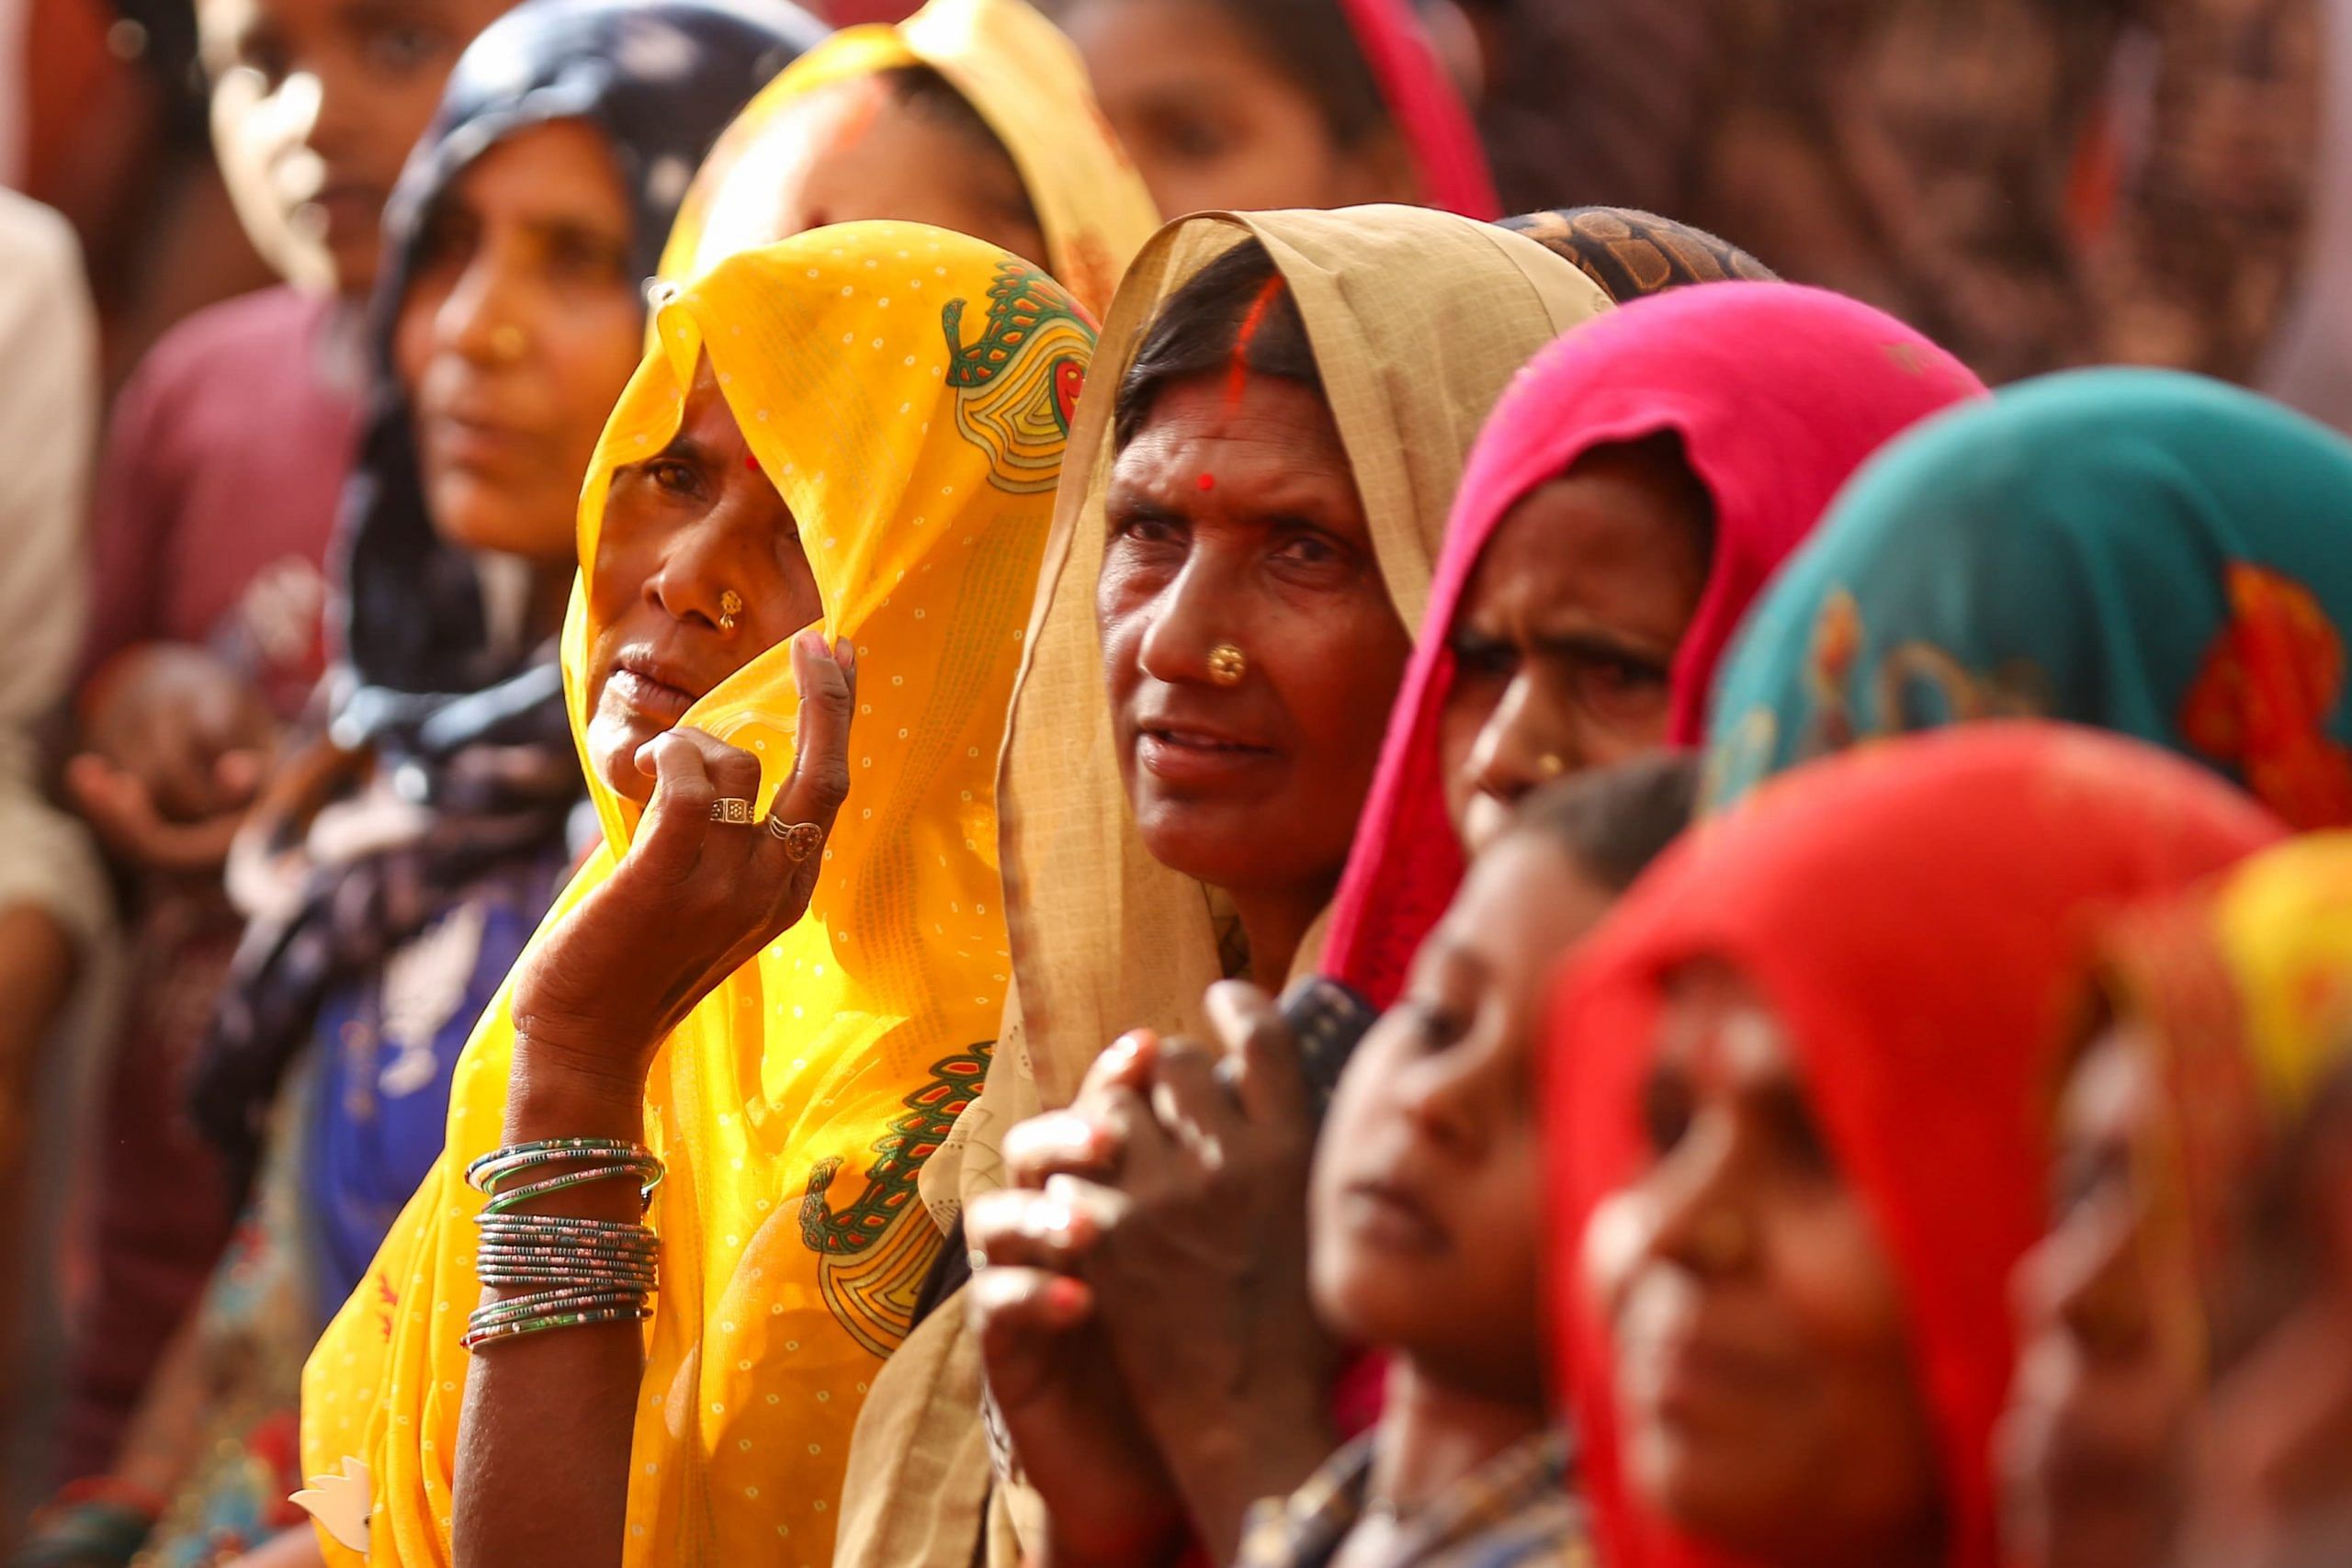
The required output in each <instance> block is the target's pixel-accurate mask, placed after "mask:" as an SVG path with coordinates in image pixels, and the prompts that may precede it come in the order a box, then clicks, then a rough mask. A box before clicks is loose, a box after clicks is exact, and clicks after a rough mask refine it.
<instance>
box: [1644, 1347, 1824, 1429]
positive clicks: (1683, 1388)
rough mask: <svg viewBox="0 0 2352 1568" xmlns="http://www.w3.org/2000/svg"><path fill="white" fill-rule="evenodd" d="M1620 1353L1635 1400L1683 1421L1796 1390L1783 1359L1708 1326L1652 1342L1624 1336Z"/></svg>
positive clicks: (1754, 1405)
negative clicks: (1626, 1339)
mask: <svg viewBox="0 0 2352 1568" xmlns="http://www.w3.org/2000/svg"><path fill="white" fill-rule="evenodd" d="M1618 1351H1619V1365H1620V1369H1621V1371H1620V1375H1621V1376H1622V1377H1623V1378H1624V1380H1625V1388H1626V1392H1627V1393H1628V1394H1630V1395H1631V1399H1630V1400H1629V1403H1631V1404H1634V1405H1637V1406H1646V1407H1647V1408H1648V1409H1649V1410H1650V1411H1652V1412H1653V1413H1654V1414H1655V1415H1656V1416H1658V1417H1659V1418H1661V1419H1663V1420H1667V1421H1671V1422H1676V1423H1678V1424H1693V1423H1695V1424H1699V1425H1702V1426H1704V1425H1712V1424H1713V1423H1714V1422H1716V1421H1719V1420H1721V1419H1723V1418H1724V1416H1727V1415H1728V1414H1729V1413H1731V1412H1734V1411H1737V1412H1741V1413H1753V1412H1754V1411H1756V1410H1758V1409H1766V1408H1770V1407H1771V1406H1772V1404H1774V1402H1775V1401H1779V1400H1782V1399H1785V1398H1786V1397H1787V1396H1788V1395H1789V1394H1790V1393H1792V1389H1791V1386H1790V1383H1791V1380H1790V1378H1789V1376H1788V1375H1787V1374H1788V1373H1789V1371H1790V1369H1789V1368H1788V1367H1787V1365H1786V1364H1785V1363H1784V1362H1782V1361H1781V1359H1779V1358H1777V1357H1767V1356H1763V1355H1760V1354H1758V1353H1757V1352H1755V1351H1754V1350H1752V1349H1749V1348H1745V1347H1742V1346H1737V1345H1734V1344H1732V1343H1730V1342H1729V1341H1728V1340H1727V1339H1726V1338H1724V1337H1723V1336H1721V1335H1717V1334H1713V1333H1711V1332H1708V1331H1706V1330H1703V1329H1696V1328H1691V1329H1684V1330H1681V1331H1679V1332H1670V1333H1668V1334H1666V1335H1663V1336H1661V1337H1657V1338H1656V1339H1654V1340H1651V1341H1649V1342H1648V1343H1646V1344H1645V1343H1640V1342H1638V1341H1636V1342H1634V1343H1626V1342H1624V1341H1623V1340H1621V1341H1620V1344H1619V1348H1618Z"/></svg>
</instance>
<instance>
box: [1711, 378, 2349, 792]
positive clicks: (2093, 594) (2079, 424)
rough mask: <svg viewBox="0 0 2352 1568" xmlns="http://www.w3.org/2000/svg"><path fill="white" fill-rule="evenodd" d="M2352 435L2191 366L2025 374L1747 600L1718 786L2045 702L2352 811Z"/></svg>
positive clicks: (1718, 741)
mask: <svg viewBox="0 0 2352 1568" xmlns="http://www.w3.org/2000/svg"><path fill="white" fill-rule="evenodd" d="M2347 629H2352V443H2347V442H2346V440H2345V439H2344V438H2343V437H2341V436H2339V435H2336V434H2334V433H2333V432H2331V431H2328V430H2326V429H2324V428H2323V427H2322V426H2320V425H2318V424H2315V423H2312V422H2311V421H2309V420H2306V419H2304V418H2302V417H2301V415H2299V414H2296V413H2293V412H2290V411H2289V410H2287V409H2284V408H2282V407H2280V406H2278V404H2276V403H2272V402H2269V401H2267V400H2264V399H2262V398H2258V397H2256V396H2254V395H2253V394H2251V393H2248V392H2245V391H2241V390H2238V389H2235V388H2232V387H2226V386H2223V385H2222V384H2221V383H2219V382H2215V381H2209V380H2205V379H2203V378H2199V377H2194V376H2185V375H2180V374H2177V373H2174V372H2169V371H2154V370H2089V371H2078V372H2073V373H2070V374H2066V375H2061V376H2052V377H2048V378H2042V379H2041V380H2037V381H2030V382H2027V383H2024V384H2022V385H2020V386H2018V387H2016V388H2013V389H2009V390H2007V391H2004V392H2003V393H2001V394H2000V395H1999V396H1998V397H1997V398H1996V399H1995V400H1993V401H1991V402H1989V403H1982V404H1977V405H1974V406H1973V407H1970V408H1968V409H1966V410H1963V411H1961V412H1954V413H1951V414H1948V415H1946V416H1944V417H1942V418H1940V419H1939V420H1936V421H1934V422H1933V423H1929V424H1928V425H1925V426H1923V427H1922V428H1921V429H1919V430H1918V431H1917V432H1916V433H1914V434H1912V435H1910V436H1909V437H1907V438H1906V439H1905V440H1903V441H1901V442H1898V443H1896V444H1895V445H1894V446H1891V447H1889V448H1888V449H1887V451H1886V452H1884V453H1883V454H1882V455H1881V456H1880V457H1879V458H1878V459H1877V460H1876V461H1875V462H1874V463H1872V464H1871V466H1870V467H1869V468H1865V469H1864V470H1863V471H1862V473H1861V474H1860V476H1859V477H1858V478H1857V479H1855V480H1854V482H1853V483H1852V485H1851V486H1850V487H1849V489H1848V490H1847V492H1846V494H1845V495H1844V497H1843V498H1841V499H1840V501H1839V502H1838V504H1837V506H1836V507H1835V508H1834V509H1833V510H1832V512H1831V513H1830V516H1829V518H1828V520H1827V521H1826V522H1825V523H1824V524H1823V525H1822V527H1821V530H1820V532H1819V533H1817V534H1816V535H1815V536H1814V538H1813V541H1812V542H1811V543H1810V544H1809V545H1807V546H1806V547H1805V549H1804V551H1803V552H1802V553H1800V554H1799V555H1798V556H1797V557H1796V558H1794V559H1793V560H1792V562H1791V563H1790V564H1789V566H1788V567H1787V568H1786V569H1785V570H1784V572H1783V574H1782V576H1781V581H1779V583H1778V584H1777V585H1776V586H1775V587H1774V588H1773V590H1772V592H1770V594H1769V595H1768V596H1767V597H1766V599H1765V600H1764V602H1763V603H1762V604H1761V605H1760V606H1759V607H1758V610H1757V611H1756V613H1755V614H1754V615H1753V616H1752V617H1751V618H1750V620H1749V622H1748V624H1747V628H1746V629H1745V631H1744V632H1743V633H1742V634H1741V636H1740V638H1739V641H1738V642H1737V644H1736V647H1735V649H1734V653H1733V656H1732V659H1731V660H1730V661H1729V663H1728V664H1727V665H1726V666H1725V669H1724V674H1723V676H1722V677H1721V678H1720V681H1719V683H1718V685H1717V688H1716V694H1715V703H1714V714H1715V719H1714V724H1713V731H1712V734H1711V736H1710V743H1711V756H1710V761H1709V791H1708V794H1709V800H1710V802H1711V803H1712V804H1713V805H1716V806H1721V805H1724V804H1726V803H1728V802H1729V801H1731V800H1733V799H1736V798H1737V797H1738V796H1740V795H1745V794H1747V792H1749V791H1750V790H1751V789H1753V788H1754V787H1755V786H1756V785H1757V784H1758V783H1759V782H1760V781H1761V780H1763V779H1764V778H1766V777H1768V776H1769V775H1771V774H1774V773H1781V772H1782V771H1784V770H1786V769H1788V768H1791V767H1793V766H1795V765H1796V764H1797V763H1799V762H1802V761H1805V760H1806V759H1807V758H1810V757H1813V756H1816V755H1819V754H1821V753H1824V752H1827V751H1835V750H1843V749H1844V748H1846V747H1848V746H1851V745H1854V744H1856V743H1858V742H1861V741H1866V740H1870V739H1878V738H1881V737H1884V736H1891V735H1896V734H1901V733H1904V732H1905V731H1909V730H1916V729H1924V728H1932V727H1934V726H1938V725H1943V724H1951V723H1958V722H1962V721H1966V720H1971V719H1978V718H1994V717H2002V716H2042V717H2052V718H2064V719H2072V720H2074V721H2075V722H2076V723H2080V724H2088V725H2094V726H2097V727H2098V728H2103V729H2112V730H2118V731H2120V732H2121V733H2124V734H2127V735H2134V736H2137V737H2139V738H2140V739H2143V740H2149V741H2153V742H2154V743H2156V744H2157V745H2160V746H2164V747H2165V748H2167V749H2169V750H2174V751H2177V752H2179V753H2180V754H2181V755H2183V756H2186V757H2188V758H2190V759H2192V760H2193V761H2199V762H2202V763H2203V764H2205V765H2206V766H2207V767H2210V768H2211V769H2213V770H2215V771H2216V772H2218V773H2222V774H2223V775H2224V776H2226V777H2228V778H2229V779H2231V780H2233V782H2235V783H2237V784H2240V785H2242V786H2243V787H2245V789H2246V790H2247V791H2249V792H2250V793H2251V794H2253V795H2256V797H2257V798H2259V799H2260V800H2262V802H2263V803H2264V804H2265V805H2267V806H2268V807H2271V809H2273V810H2274V811H2276V812H2277V813H2278V815H2279V816H2281V817H2283V818H2286V819H2287V820H2288V821H2289V822H2290V823H2291V824H2292V825H2294V826H2295V827H2297V828H2299V829H2314V828H2322V827H2335V826H2344V825H2346V824H2352V703H2348V702H2347V701H2346V678H2345V677H2346V669H2345V637H2346V631H2347Z"/></svg>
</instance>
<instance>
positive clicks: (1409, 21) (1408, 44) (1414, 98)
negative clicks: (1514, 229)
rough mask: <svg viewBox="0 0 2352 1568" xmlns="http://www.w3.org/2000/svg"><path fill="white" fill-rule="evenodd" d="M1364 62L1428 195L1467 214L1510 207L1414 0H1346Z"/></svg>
mask: <svg viewBox="0 0 2352 1568" xmlns="http://www.w3.org/2000/svg"><path fill="white" fill-rule="evenodd" d="M1340 9H1341V10H1342V11H1344V12H1346V13H1347V17H1348V27H1349V28H1350V29H1351V30H1352V31H1353V32H1354V34H1355V36H1356V45H1357V47H1358V48H1359V49H1361V50H1362V51H1363V59H1364V63H1365V64H1366V65H1368V66H1370V67H1371V68H1372V79H1373V81H1374V83H1375V84H1377V85H1379V88H1380V96H1381V98H1382V100H1383V101H1384V102H1385V103H1386V104H1387V106H1388V118H1390V119H1392V120H1394V121H1396V123H1397V134H1398V135H1400V136H1402V137H1403V138H1404V139H1405V147H1406V150H1407V151H1408V152H1410V153H1411V154H1412V159H1413V167H1414V170H1415V171H1416V172H1417V173H1418V174H1419V175H1420V177H1421V200H1422V202H1423V203H1424V204H1426V205H1428V206H1430V207H1442V208H1443V209H1446V210H1447V211H1448V212H1458V213H1460V214H1461V215H1462V216H1463V217H1464V218H1476V219H1480V220H1492V219H1496V218H1499V217H1501V216H1502V213H1503V204H1502V198H1501V197H1498V196H1497V195H1496V194H1495V177H1494V175H1493V174H1492V173H1491V172H1490V171H1489V170H1488V169H1487V152H1486V149H1485V148H1484V147H1482V146H1480V145H1479V142H1478V128H1477V126H1476V123H1475V122H1474V121H1472V119H1471V118H1470V108H1469V106H1468V105H1466V104H1464V102H1463V101H1462V95H1461V93H1460V92H1458V91H1457V90H1456V89H1455V87H1454V85H1453V80H1452V79H1451V78H1450V77H1448V76H1447V75H1446V73H1445V66H1444V64H1443V62H1441V61H1440V60H1439V59H1438V57H1437V51H1436V50H1434V49H1432V48H1431V47H1430V39H1429V34H1428V32H1427V31H1426V30H1425V29H1424V28H1422V27H1421V23H1420V19H1419V17H1416V16H1414V15H1413V9H1412V6H1411V4H1410V0H1340Z"/></svg>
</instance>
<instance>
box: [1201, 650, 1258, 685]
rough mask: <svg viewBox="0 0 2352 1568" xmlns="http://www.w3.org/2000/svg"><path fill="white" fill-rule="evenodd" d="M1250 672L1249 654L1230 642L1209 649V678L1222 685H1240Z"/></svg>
mask: <svg viewBox="0 0 2352 1568" xmlns="http://www.w3.org/2000/svg"><path fill="white" fill-rule="evenodd" d="M1249 672H1250V659H1249V656H1248V655H1247V654H1245V653H1243V652H1242V651H1241V650H1240V649H1238V648H1236V647H1234V646H1233V645H1232V644H1231V643H1229V642H1221V643H1218V644H1217V645H1216V647H1215V648H1213V649H1209V679H1210V680H1212V681H1215V682H1216V683H1217V684H1218V685H1220V686H1238V685H1239V684H1241V677H1243V676H1244V675H1247V674H1248V673H1249Z"/></svg>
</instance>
